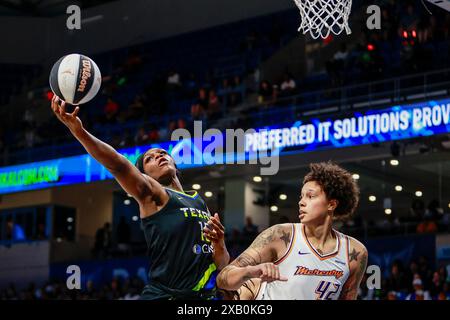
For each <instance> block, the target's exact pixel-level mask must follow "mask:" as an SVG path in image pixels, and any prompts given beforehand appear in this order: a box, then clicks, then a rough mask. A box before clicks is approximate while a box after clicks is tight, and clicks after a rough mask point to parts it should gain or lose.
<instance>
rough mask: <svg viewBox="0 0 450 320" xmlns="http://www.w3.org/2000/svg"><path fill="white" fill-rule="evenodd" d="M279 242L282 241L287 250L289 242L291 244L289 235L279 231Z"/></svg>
mask: <svg viewBox="0 0 450 320" xmlns="http://www.w3.org/2000/svg"><path fill="white" fill-rule="evenodd" d="M280 240H283V241H284V244H285V245H286V248H287V247H288V246H289V242H291V233H290V232H285V231H284V230H281V236H280Z"/></svg>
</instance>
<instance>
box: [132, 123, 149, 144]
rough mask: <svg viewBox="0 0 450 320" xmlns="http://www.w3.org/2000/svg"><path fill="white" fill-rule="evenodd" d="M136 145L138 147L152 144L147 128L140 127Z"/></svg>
mask: <svg viewBox="0 0 450 320" xmlns="http://www.w3.org/2000/svg"><path fill="white" fill-rule="evenodd" d="M134 143H135V145H137V146H141V145H145V144H148V143H150V136H149V135H148V133H147V131H146V129H145V127H140V128H139V130H138V131H137V133H136V135H135V136H134Z"/></svg>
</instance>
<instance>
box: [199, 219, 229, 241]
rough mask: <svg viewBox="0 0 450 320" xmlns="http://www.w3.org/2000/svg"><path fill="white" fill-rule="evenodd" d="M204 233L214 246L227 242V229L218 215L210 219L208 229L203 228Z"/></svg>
mask: <svg viewBox="0 0 450 320" xmlns="http://www.w3.org/2000/svg"><path fill="white" fill-rule="evenodd" d="M203 233H204V234H205V237H206V238H207V239H208V240H209V241H211V242H212V244H213V245H218V244H220V245H222V244H223V242H224V241H225V227H224V226H223V225H222V223H221V222H220V218H219V214H218V213H216V214H214V216H211V217H210V218H209V220H208V222H207V224H206V227H205V228H203Z"/></svg>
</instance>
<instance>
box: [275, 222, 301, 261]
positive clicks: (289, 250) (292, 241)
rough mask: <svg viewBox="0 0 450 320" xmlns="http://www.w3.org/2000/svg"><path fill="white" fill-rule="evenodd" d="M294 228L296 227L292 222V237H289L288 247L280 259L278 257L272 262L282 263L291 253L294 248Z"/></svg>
mask: <svg viewBox="0 0 450 320" xmlns="http://www.w3.org/2000/svg"><path fill="white" fill-rule="evenodd" d="M295 229H296V228H295V224H292V238H291V243H290V245H289V248H288V250H287V251H286V253H285V254H284V255H283V256H282V257H281V258H280V259H278V260H277V261H275V262H274V264H280V263H282V262H283V261H284V260H286V258H287V257H288V256H289V255H290V254H291V252H292V248H294V242H295V236H296V233H295Z"/></svg>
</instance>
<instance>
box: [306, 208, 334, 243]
mask: <svg viewBox="0 0 450 320" xmlns="http://www.w3.org/2000/svg"><path fill="white" fill-rule="evenodd" d="M332 226H333V220H332V218H331V217H329V216H327V217H326V218H325V221H323V222H321V223H319V224H309V223H308V225H305V234H306V236H307V237H308V240H309V241H310V242H311V243H313V244H314V245H315V247H316V248H325V244H326V243H327V241H330V240H334V238H335V234H334V232H333V231H332V229H333V228H332Z"/></svg>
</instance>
